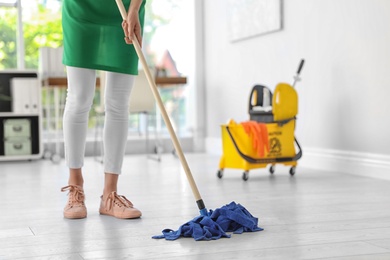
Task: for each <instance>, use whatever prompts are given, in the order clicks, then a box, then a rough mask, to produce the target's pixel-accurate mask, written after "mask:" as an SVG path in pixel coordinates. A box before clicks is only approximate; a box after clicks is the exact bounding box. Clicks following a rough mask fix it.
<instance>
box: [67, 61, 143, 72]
mask: <svg viewBox="0 0 390 260" xmlns="http://www.w3.org/2000/svg"><path fill="white" fill-rule="evenodd" d="M62 63H63V64H64V65H66V66H71V67H78V68H84V69H94V70H103V71H111V72H117V73H123V74H129V75H135V76H136V75H138V69H137V70H136V71H134V70H129V69H122V68H117V67H111V66H105V65H100V64H84V63H81V62H71V61H65V60H63V61H62Z"/></svg>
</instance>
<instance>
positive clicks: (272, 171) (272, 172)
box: [269, 165, 275, 174]
mask: <svg viewBox="0 0 390 260" xmlns="http://www.w3.org/2000/svg"><path fill="white" fill-rule="evenodd" d="M274 172H275V165H271V167H269V173H271V174H274Z"/></svg>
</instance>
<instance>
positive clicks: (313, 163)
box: [299, 148, 390, 180]
mask: <svg viewBox="0 0 390 260" xmlns="http://www.w3.org/2000/svg"><path fill="white" fill-rule="evenodd" d="M299 165H300V166H302V167H306V168H312V169H318V170H324V171H333V172H339V173H348V174H355V175H359V176H364V177H370V178H378V179H383V180H390V156H389V155H382V154H372V153H362V152H352V151H341V150H332V149H320V148H303V156H302V159H301V160H300V161H299Z"/></svg>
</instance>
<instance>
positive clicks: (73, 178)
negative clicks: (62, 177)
mask: <svg viewBox="0 0 390 260" xmlns="http://www.w3.org/2000/svg"><path fill="white" fill-rule="evenodd" d="M68 184H69V185H77V186H80V187H83V186H84V178H83V174H82V172H81V169H69V181H68Z"/></svg>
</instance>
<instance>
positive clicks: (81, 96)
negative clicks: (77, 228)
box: [63, 66, 96, 187]
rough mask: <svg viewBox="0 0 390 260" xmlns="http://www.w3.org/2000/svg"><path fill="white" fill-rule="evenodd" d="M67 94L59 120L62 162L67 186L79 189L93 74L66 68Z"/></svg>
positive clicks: (92, 95) (93, 83) (94, 73)
mask: <svg viewBox="0 0 390 260" xmlns="http://www.w3.org/2000/svg"><path fill="white" fill-rule="evenodd" d="M67 76H68V93H67V97H66V104H65V110H64V116H63V131H64V145H65V159H66V163H67V165H68V167H69V171H70V174H69V184H72V185H79V186H81V187H82V186H83V182H84V181H83V177H82V172H81V168H82V166H83V164H84V153H85V142H86V136H87V128H88V115H89V111H90V109H91V106H92V103H93V97H94V94H95V84H96V72H95V70H91V69H84V68H76V67H69V66H68V67H67Z"/></svg>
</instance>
